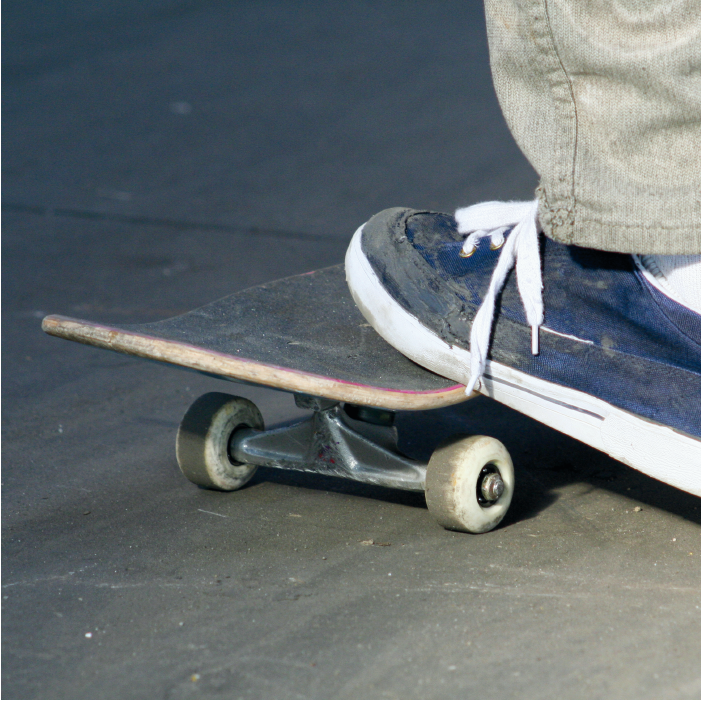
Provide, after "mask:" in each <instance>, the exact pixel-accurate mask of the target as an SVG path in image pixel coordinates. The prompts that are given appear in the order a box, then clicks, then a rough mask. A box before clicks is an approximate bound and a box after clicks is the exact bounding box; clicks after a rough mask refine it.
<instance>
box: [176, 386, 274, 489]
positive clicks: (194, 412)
mask: <svg viewBox="0 0 701 701" xmlns="http://www.w3.org/2000/svg"><path fill="white" fill-rule="evenodd" d="M243 426H246V427H249V428H255V429H258V430H262V429H263V428H264V425H263V417H262V416H261V414H260V411H258V407H257V406H256V405H255V404H254V403H253V402H251V401H249V400H248V399H244V398H243V397H233V396H231V395H230V394H222V393H221V392H210V393H208V394H203V395H202V396H201V397H200V398H199V399H197V400H195V402H193V404H192V406H190V408H189V409H188V410H187V412H186V414H185V416H184V417H183V420H182V421H181V422H180V428H179V429H178V437H177V439H176V443H175V452H176V455H177V458H178V465H180V470H181V471H182V473H183V474H184V475H185V477H187V478H188V479H189V480H190V481H191V482H194V483H195V484H198V485H199V486H200V487H207V488H208V489H221V490H223V491H233V490H235V489H240V488H241V487H243V485H244V484H246V482H248V480H250V479H251V477H253V473H254V472H255V471H256V466H255V465H245V464H241V463H237V462H235V461H234V460H232V459H231V458H230V456H229V439H230V438H231V435H232V433H233V432H234V431H235V430H236V429H237V428H240V427H243Z"/></svg>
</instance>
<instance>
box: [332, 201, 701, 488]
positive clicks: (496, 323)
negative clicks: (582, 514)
mask: <svg viewBox="0 0 701 701" xmlns="http://www.w3.org/2000/svg"><path fill="white" fill-rule="evenodd" d="M497 205H499V206H500V207H501V213H500V214H499V213H497V215H498V216H496V218H495V213H494V211H492V210H493V209H494V207H495V206H497ZM499 206H497V209H499ZM482 207H484V209H483V210H481V211H480V210H479V207H478V208H477V209H476V210H475V211H474V212H473V214H472V218H473V220H474V221H473V222H472V224H471V225H469V226H467V229H466V225H465V223H464V222H462V221H461V226H460V229H461V230H462V231H463V232H465V231H466V230H467V231H472V233H471V234H470V235H469V236H468V237H467V238H466V237H465V233H460V231H459V228H458V223H457V222H456V219H455V218H454V217H452V216H450V215H448V214H438V213H434V212H428V211H416V210H410V209H389V210H386V211H384V212H381V213H380V214H378V215H376V216H374V217H373V218H372V219H371V220H370V221H369V222H367V224H365V225H364V226H362V227H361V228H360V229H358V231H357V232H356V234H355V236H354V237H353V240H352V242H351V245H350V247H349V249H348V253H347V255H346V275H347V278H348V284H349V286H350V289H351V292H352V294H353V297H354V299H355V301H356V303H357V305H358V307H359V308H360V310H361V311H362V312H363V314H364V315H365V317H366V319H367V320H368V322H369V323H370V324H371V325H372V326H373V327H374V328H375V329H376V330H377V332H378V333H379V334H380V335H381V336H383V337H384V338H385V339H386V340H387V341H388V342H389V343H390V344H391V345H393V346H394V347H395V348H397V349H398V350H400V351H401V352H402V353H404V354H405V355H406V356H408V357H409V358H411V359H412V360H414V361H415V362H416V363H418V364H420V365H422V366H424V367H426V368H428V369H430V370H432V371H433V372H436V373H438V374H440V375H443V376H445V377H448V378H450V379H452V380H455V381H457V382H460V383H463V384H465V385H466V390H467V391H468V393H469V392H471V391H473V390H474V391H478V392H480V393H482V394H485V395H487V396H489V397H492V398H494V399H496V400H497V401H499V402H502V403H503V404H506V405H508V406H510V407H512V408H514V409H516V410H517V411H520V412H522V413H524V414H527V415H528V416H531V417H533V418H534V419H537V420H538V421H541V422H543V423H544V424H547V425H548V426H551V427H552V428H555V429H557V430H559V431H562V432H563V433H566V434H568V435H570V436H573V437H574V438H577V439H579V440H581V441H583V442H584V443H587V444H589V445H591V446H592V447H594V448H597V449H598V450H601V451H603V452H605V453H608V454H609V455H611V456H612V457H614V458H616V459H617V460H620V461H622V462H624V463H626V464H627V465H630V466H631V467H634V468H636V469H638V470H640V471H642V472H645V473H646V474H648V475H651V476H652V477H655V478H657V479H660V480H662V481H664V482H667V483H668V484H672V485H674V486H676V487H679V488H680V489H683V490H685V491H688V492H691V493H693V494H697V495H699V496H701V316H700V315H699V314H697V313H695V312H693V311H691V310H690V309H688V308H687V307H685V306H683V305H681V304H678V303H677V302H676V301H673V300H672V299H670V298H669V297H668V296H666V295H665V294H663V293H662V292H660V291H659V290H658V289H657V288H656V287H655V286H654V285H652V284H651V283H650V281H649V280H648V278H647V277H646V275H645V274H644V271H643V270H642V269H641V268H640V267H639V264H640V261H638V260H637V259H636V257H635V256H631V255H627V254H619V253H607V252H601V251H595V250H591V249H584V248H578V247H575V246H565V245H563V244H559V243H556V242H554V241H552V240H549V239H547V238H545V237H543V236H542V235H541V234H540V233H539V231H538V226H537V210H536V205H535V203H508V204H506V205H504V204H502V203H487V205H483V206H482ZM490 207H491V208H492V209H490ZM509 208H511V210H509ZM471 209H472V208H471ZM458 214H459V213H458ZM482 215H484V216H482ZM482 219H483V220H484V221H482ZM495 222H496V223H495ZM487 238H488V239H489V240H490V244H491V245H487V241H485V240H482V239H487ZM514 266H515V270H514ZM541 290H542V293H541Z"/></svg>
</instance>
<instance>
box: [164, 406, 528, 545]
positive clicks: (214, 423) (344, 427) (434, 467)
mask: <svg viewBox="0 0 701 701" xmlns="http://www.w3.org/2000/svg"><path fill="white" fill-rule="evenodd" d="M294 395H295V401H296V403H297V405H298V406H299V407H301V408H305V409H311V410H312V415H311V416H310V417H309V418H307V419H303V420H302V421H299V422H297V423H295V424H293V425H291V426H283V427H281V428H274V429H269V430H265V428H264V425H263V418H262V416H261V414H260V412H259V411H258V409H257V407H256V406H255V404H253V403H252V402H250V401H249V400H248V399H244V398H243V397H233V396H231V395H228V394H222V393H219V392H211V393H209V394H205V395H203V396H202V397H200V398H199V399H197V400H196V401H195V402H194V403H193V404H192V406H191V407H190V409H188V411H187V413H186V414H185V416H184V418H183V420H182V423H181V424H180V428H179V430H178V437H177V441H176V452H177V458H178V464H179V465H180V469H181V470H182V471H183V473H184V474H185V476H186V477H187V478H188V479H189V480H190V481H192V482H194V483H195V484H198V485H200V486H201V487H207V488H209V489H220V490H226V491H233V490H236V489H239V488H241V487H242V486H243V485H244V484H246V482H248V480H250V479H251V477H252V476H253V473H254V472H255V471H256V469H257V468H258V467H271V468H276V469H280V470H296V471H299V472H312V473H317V474H323V475H329V476H332V477H343V478H345V479H352V480H355V481H357V482H364V483H366V484H373V485H377V486H382V487H389V488H392V489H405V490H409V491H413V492H424V493H425V495H426V503H427V505H428V509H429V511H430V512H431V514H432V515H433V516H434V517H435V518H436V520H437V521H438V522H439V523H440V524H441V525H442V526H444V527H446V528H450V529H453V530H459V531H467V532H470V533H483V532H485V531H489V530H491V529H492V528H494V527H495V526H496V525H497V524H498V523H499V522H500V521H501V519H502V518H503V517H504V514H505V513H506V511H507V509H508V508H509V504H510V502H511V496H512V494H513V487H514V473H513V465H512V463H511V459H510V458H509V454H508V452H507V451H506V449H505V448H504V446H503V445H502V444H501V443H500V442H499V441H497V440H496V439H494V438H489V437H488V436H469V437H465V436H457V437H453V438H450V439H448V440H447V441H444V442H443V443H442V444H440V445H439V446H438V447H437V448H436V450H435V451H434V452H433V455H432V456H431V459H430V460H429V461H428V463H424V462H420V461H418V460H413V459H412V458H409V457H407V456H406V455H403V454H402V453H401V451H400V450H399V448H398V446H397V438H398V435H397V428H396V427H395V426H394V412H393V411H390V410H387V409H381V408H375V407H368V406H361V405H356V404H352V403H349V402H347V403H345V404H343V403H341V402H340V401H337V400H334V399H327V398H324V397H316V396H312V395H307V394H300V393H294Z"/></svg>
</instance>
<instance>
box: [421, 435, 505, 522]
mask: <svg viewBox="0 0 701 701" xmlns="http://www.w3.org/2000/svg"><path fill="white" fill-rule="evenodd" d="M513 493H514V466H513V463H512V462H511V458H510V456H509V453H508V452H507V450H506V448H505V447H504V445H503V444H502V443H501V442H500V441H498V440H497V439H496V438H490V437H489V436H469V437H464V436H454V437H452V438H450V439H448V440H447V441H444V442H443V443H441V444H440V445H439V446H438V448H436V450H435V451H434V453H433V455H432V456H431V459H430V460H429V462H428V468H427V470H426V503H427V504H428V510H429V512H430V513H431V514H432V516H433V517H434V518H435V519H436V520H437V521H438V523H440V524H441V526H443V527H444V528H448V529H450V530H454V531H464V532H466V533H486V532H487V531H491V530H492V528H495V527H496V526H497V525H498V524H499V522H500V521H501V520H502V519H503V518H504V516H505V514H506V512H507V511H508V509H509V505H510V504H511V497H512V496H513Z"/></svg>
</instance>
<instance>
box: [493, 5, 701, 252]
mask: <svg viewBox="0 0 701 701" xmlns="http://www.w3.org/2000/svg"><path fill="white" fill-rule="evenodd" d="M485 6H486V14H487V31H488V36H489V50H490V59H491V65H492V73H493V76H494V84H495V87H496V92H497V95H498V97H499V101H500V103H501V106H502V109H503V111H504V115H505V116H506V120H507V122H508V124H509V127H510V129H511V132H512V133H513V135H514V137H515V139H516V141H517V142H518V144H519V146H520V147H521V149H522V150H523V152H524V153H525V155H526V157H527V158H528V160H529V161H530V162H531V163H532V164H533V166H534V168H535V169H536V170H537V172H538V174H539V175H540V178H541V181H540V187H539V188H538V198H539V200H540V220H541V222H542V224H543V227H544V230H545V233H546V234H547V235H548V236H550V237H551V238H553V239H556V240H557V241H561V242H562V243H566V244H575V245H578V246H586V247H589V248H598V249H602V250H609V251H618V252H621V253H663V254H693V253H701V0H485Z"/></svg>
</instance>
